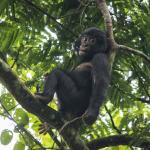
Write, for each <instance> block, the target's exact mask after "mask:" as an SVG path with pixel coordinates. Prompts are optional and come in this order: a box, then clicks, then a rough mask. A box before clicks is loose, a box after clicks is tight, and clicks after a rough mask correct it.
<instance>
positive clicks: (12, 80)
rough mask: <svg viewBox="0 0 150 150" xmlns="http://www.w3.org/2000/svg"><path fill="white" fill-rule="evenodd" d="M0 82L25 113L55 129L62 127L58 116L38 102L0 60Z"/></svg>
mask: <svg viewBox="0 0 150 150" xmlns="http://www.w3.org/2000/svg"><path fill="white" fill-rule="evenodd" d="M0 81H1V82H2V84H4V86H5V87H6V88H7V89H8V91H9V92H10V93H11V94H12V95H13V96H14V97H15V99H16V100H17V101H18V103H20V104H21V105H22V107H23V108H25V109H26V110H27V111H29V112H31V113H33V114H35V115H37V116H38V117H39V118H40V119H41V120H43V121H46V122H48V123H50V124H51V125H52V126H54V127H55V128H59V127H61V126H62V122H61V120H60V119H59V118H60V114H59V113H58V112H57V111H55V110H53V109H52V108H49V107H48V106H46V105H42V104H41V103H40V102H38V101H37V100H36V99H35V97H34V95H33V94H32V93H31V92H30V91H29V90H28V89H27V87H26V86H25V85H24V84H23V83H22V82H21V81H20V80H19V79H18V77H17V76H16V75H15V73H14V72H12V70H11V68H10V67H9V66H8V65H7V64H6V63H5V62H4V61H3V60H1V59H0Z"/></svg>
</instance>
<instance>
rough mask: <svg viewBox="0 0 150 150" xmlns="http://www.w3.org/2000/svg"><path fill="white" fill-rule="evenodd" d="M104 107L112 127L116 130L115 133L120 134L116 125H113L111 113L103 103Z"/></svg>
mask: <svg viewBox="0 0 150 150" xmlns="http://www.w3.org/2000/svg"><path fill="white" fill-rule="evenodd" d="M105 109H106V111H107V113H108V115H109V117H110V120H111V123H112V126H113V128H114V129H115V130H116V131H117V133H119V134H121V131H120V130H119V129H118V128H117V127H116V125H115V123H114V120H113V117H112V115H111V113H110V111H109V110H108V108H107V106H106V105H105Z"/></svg>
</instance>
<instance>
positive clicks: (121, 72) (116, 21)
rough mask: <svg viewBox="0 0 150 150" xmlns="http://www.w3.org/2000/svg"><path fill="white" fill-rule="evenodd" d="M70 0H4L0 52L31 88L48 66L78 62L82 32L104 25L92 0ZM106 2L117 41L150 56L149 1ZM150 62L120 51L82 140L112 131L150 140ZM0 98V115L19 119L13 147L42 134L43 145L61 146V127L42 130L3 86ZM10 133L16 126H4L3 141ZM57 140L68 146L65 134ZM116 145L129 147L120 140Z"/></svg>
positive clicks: (0, 16)
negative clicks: (78, 39) (103, 96)
mask: <svg viewBox="0 0 150 150" xmlns="http://www.w3.org/2000/svg"><path fill="white" fill-rule="evenodd" d="M71 2H74V3H75V1H74V0H71V1H69V0H64V1H63V0H40V1H39V0H33V1H29V0H21V1H20V0H11V1H10V0H1V1H0V58H2V59H3V60H4V61H5V62H7V63H8V64H9V65H10V66H11V68H12V69H13V70H14V71H15V72H16V73H17V74H18V76H19V77H20V79H21V80H22V81H23V82H24V83H25V84H26V85H27V87H29V88H30V90H31V91H32V92H33V93H35V92H36V86H37V84H38V83H39V82H40V88H42V85H43V75H44V74H45V73H46V72H49V71H51V70H52V69H53V68H55V67H56V66H58V67H61V68H65V69H66V68H67V69H70V68H72V67H73V66H74V63H75V62H74V60H73V59H74V51H72V49H73V41H74V40H75V39H76V37H77V35H78V34H80V33H81V32H82V31H83V30H84V29H86V28H87V27H91V26H96V27H100V28H101V29H104V24H103V18H102V15H101V14H100V12H99V10H98V9H97V8H96V7H97V6H96V3H95V2H94V1H86V0H85V1H83V2H82V3H80V4H79V3H75V4H74V5H72V3H71ZM108 6H109V9H110V13H111V15H112V19H113V25H114V27H113V28H114V34H115V39H116V41H117V42H118V43H120V44H125V45H128V46H130V47H133V48H136V49H139V50H141V51H142V52H144V53H145V54H146V55H148V56H150V50H149V49H150V44H149V43H150V28H149V25H150V19H149V15H148V14H149V13H150V7H149V3H148V1H146V0H124V1H117V0H116V1H113V0H109V1H108ZM71 43H72V44H71ZM149 68H150V66H149V64H148V63H147V62H146V61H144V60H143V59H142V58H140V57H139V56H135V55H133V54H128V53H126V52H118V55H117V57H116V60H115V63H114V66H113V72H112V81H111V87H110V89H109V92H108V97H107V101H106V103H105V104H104V105H105V106H107V107H104V106H103V107H102V108H101V110H100V111H101V114H100V115H99V119H98V120H97V122H96V123H95V124H94V125H93V126H92V127H91V128H85V127H83V128H81V130H80V132H81V133H82V137H83V140H85V141H90V140H92V139H96V138H98V137H104V136H109V135H113V134H130V135H134V136H135V137H138V136H139V135H140V137H141V138H142V137H143V138H145V139H148V140H150V119H149V118H150V111H149V109H150V105H149V104H150V78H149V77H150V69H149ZM0 103H1V106H0V115H1V116H0V117H1V118H9V119H10V118H11V120H13V122H15V124H16V127H15V129H16V130H15V132H17V134H18V133H19V134H20V136H18V137H19V140H18V141H16V142H17V143H16V144H15V145H14V150H17V149H18V150H23V149H25V145H26V146H27V147H28V148H30V149H34V148H35V149H36V148H41V145H40V143H39V142H38V139H39V138H40V139H41V143H42V144H43V145H44V146H45V147H51V148H58V147H59V146H60V145H58V144H54V143H56V141H55V137H57V135H58V133H57V132H56V131H55V130H51V134H50V135H51V137H50V136H49V135H46V136H44V135H39V134H38V125H39V124H40V121H39V120H38V119H37V117H35V116H33V115H32V114H29V113H28V112H25V111H24V110H23V109H22V108H20V106H19V104H17V102H16V101H15V100H14V99H13V98H12V96H11V95H10V94H9V93H8V92H7V91H6V90H5V89H4V87H1V86H0ZM51 107H53V108H56V104H55V102H52V103H51ZM4 122H5V121H4ZM27 129H29V130H30V132H32V133H33V135H34V136H31V134H30V133H29V131H27ZM26 131H27V132H26ZM9 133H12V132H11V131H8V130H7V129H6V130H3V131H2V132H1V144H3V145H6V144H9V143H10V141H11V139H12V138H13V137H12V135H11V134H9ZM52 133H53V134H54V135H52ZM53 139H54V140H53ZM59 139H60V138H59ZM53 141H54V142H53ZM59 142H60V143H61V144H62V145H63V146H64V147H65V145H64V142H63V141H62V140H59ZM136 142H140V140H137V141H136ZM109 149H110V150H111V149H116V147H115V148H113V147H112V148H109ZM117 149H121V150H123V149H130V148H129V147H128V148H127V147H125V146H118V147H117Z"/></svg>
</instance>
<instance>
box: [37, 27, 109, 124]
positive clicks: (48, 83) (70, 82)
mask: <svg viewBox="0 0 150 150" xmlns="http://www.w3.org/2000/svg"><path fill="white" fill-rule="evenodd" d="M74 47H75V50H76V52H77V57H78V58H79V62H80V64H79V65H78V66H77V67H76V68H75V69H74V70H71V71H69V72H67V71H63V70H60V69H54V70H53V71H52V72H50V73H49V74H47V77H46V80H45V85H44V91H43V92H42V93H39V94H37V95H36V96H37V98H39V99H40V100H41V101H42V102H43V103H45V104H48V103H49V102H50V101H51V100H52V99H53V96H54V93H55V92H56V94H57V97H58V103H59V106H60V108H59V111H60V112H61V113H62V115H63V116H64V117H65V116H67V115H68V114H70V115H71V116H72V118H75V117H79V116H81V115H83V114H84V121H85V123H87V124H92V123H94V122H95V121H96V119H97V116H98V113H99V107H100V106H101V105H102V102H103V101H104V99H105V96H106V91H107V88H108V85H109V81H110V69H109V68H110V67H109V61H108V50H107V39H106V35H105V32H102V31H100V30H99V29H97V28H94V27H92V28H88V29H87V30H85V32H83V33H82V34H81V35H80V37H79V38H78V40H77V41H76V42H75V45H74Z"/></svg>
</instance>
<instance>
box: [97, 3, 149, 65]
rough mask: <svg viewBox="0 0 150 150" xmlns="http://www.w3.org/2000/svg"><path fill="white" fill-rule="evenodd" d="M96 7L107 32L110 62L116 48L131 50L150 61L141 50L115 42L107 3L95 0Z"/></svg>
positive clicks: (113, 57)
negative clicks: (102, 18)
mask: <svg viewBox="0 0 150 150" xmlns="http://www.w3.org/2000/svg"><path fill="white" fill-rule="evenodd" d="M96 2H97V4H98V7H99V9H100V11H101V13H102V15H103V17H104V22H105V27H106V33H107V39H108V50H109V51H110V62H112V63H113V61H114V59H115V54H116V50H118V49H119V50H125V51H128V52H131V53H133V54H135V55H138V56H141V57H142V58H144V59H145V60H147V61H148V62H149V63H150V57H148V56H147V55H145V54H144V53H143V52H141V51H139V50H135V49H133V48H130V47H127V46H125V45H120V44H117V43H116V42H115V39H114V35H113V25H112V19H111V15H110V13H109V10H108V7H107V4H106V1H105V0H96Z"/></svg>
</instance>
